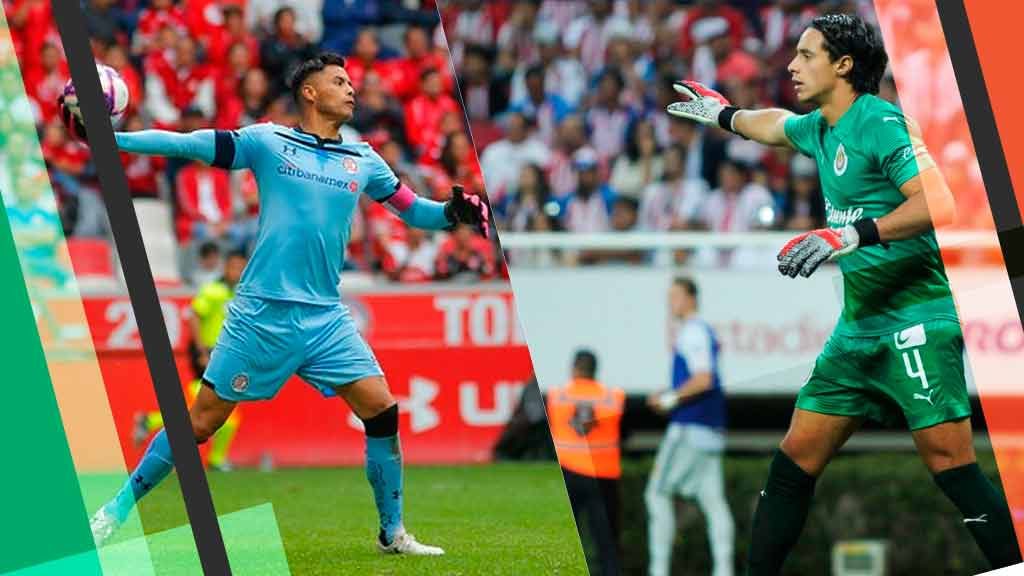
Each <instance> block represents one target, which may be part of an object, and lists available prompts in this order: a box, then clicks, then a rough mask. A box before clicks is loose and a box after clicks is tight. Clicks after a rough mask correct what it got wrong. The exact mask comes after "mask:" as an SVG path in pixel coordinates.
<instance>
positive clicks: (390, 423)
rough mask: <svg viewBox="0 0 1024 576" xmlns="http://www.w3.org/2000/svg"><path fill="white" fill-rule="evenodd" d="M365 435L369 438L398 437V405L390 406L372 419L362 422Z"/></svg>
mask: <svg viewBox="0 0 1024 576" xmlns="http://www.w3.org/2000/svg"><path fill="white" fill-rule="evenodd" d="M363 426H364V427H365V428H366V435H367V436H369V437H371V438H390V437H392V436H397V435H398V404H397V403H395V404H392V405H391V407H389V408H387V409H385V410H384V411H383V412H381V413H380V414H377V415H376V416H374V417H373V418H367V419H366V420H363Z"/></svg>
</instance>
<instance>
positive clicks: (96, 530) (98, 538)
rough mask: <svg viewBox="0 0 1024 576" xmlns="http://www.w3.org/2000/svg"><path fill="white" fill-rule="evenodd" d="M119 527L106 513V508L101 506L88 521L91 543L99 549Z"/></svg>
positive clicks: (112, 516) (115, 520)
mask: <svg viewBox="0 0 1024 576" xmlns="http://www.w3.org/2000/svg"><path fill="white" fill-rule="evenodd" d="M120 527H121V523H120V522H118V521H117V518H116V517H115V516H114V515H113V514H110V513H108V512H107V507H106V506H103V507H102V508H100V509H99V510H97V511H96V513H95V514H93V515H92V518H90V519H89V528H90V529H91V530H92V541H93V543H94V544H95V545H96V548H99V547H101V546H103V545H104V544H106V542H107V540H110V537H111V536H113V535H114V532H117V529H118V528H120Z"/></svg>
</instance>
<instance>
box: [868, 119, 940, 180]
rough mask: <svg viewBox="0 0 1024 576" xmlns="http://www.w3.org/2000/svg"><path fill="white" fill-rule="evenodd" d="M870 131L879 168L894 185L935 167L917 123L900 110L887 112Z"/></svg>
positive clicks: (875, 122)
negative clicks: (900, 112)
mask: <svg viewBox="0 0 1024 576" xmlns="http://www.w3.org/2000/svg"><path fill="white" fill-rule="evenodd" d="M871 124H872V126H871V127H870V128H869V129H868V133H869V134H871V135H873V136H874V143H873V144H874V146H873V147H872V149H873V151H874V153H875V155H876V159H877V161H878V165H879V167H880V168H881V169H882V173H883V174H885V176H886V178H888V179H889V181H890V182H892V184H893V186H895V187H897V188H899V187H900V186H903V184H905V183H906V182H907V181H908V180H910V179H911V178H913V177H914V176H917V175H918V174H920V173H921V172H923V171H925V170H927V169H928V168H931V167H932V166H934V165H935V164H934V162H933V161H932V158H931V156H930V155H929V154H928V148H927V147H926V146H925V145H924V140H922V139H921V131H920V129H919V128H918V127H917V124H916V123H915V122H914V121H913V120H911V119H910V118H907V117H906V116H904V115H902V114H899V113H887V114H885V115H882V116H880V117H877V119H876V120H874V121H872V122H871Z"/></svg>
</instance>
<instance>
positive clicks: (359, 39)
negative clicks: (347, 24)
mask: <svg viewBox="0 0 1024 576" xmlns="http://www.w3.org/2000/svg"><path fill="white" fill-rule="evenodd" d="M379 54H380V42H379V41H378V40H377V32H376V31H375V30H374V29H373V28H363V29H362V30H360V31H359V34H356V41H355V43H354V44H353V45H352V55H351V56H349V57H348V58H346V59H345V71H346V72H348V77H349V79H350V80H352V86H353V87H354V88H355V89H356V92H357V93H358V92H359V91H361V90H362V88H363V78H364V77H365V76H366V75H367V74H369V73H370V72H373V73H374V74H376V75H377V76H378V77H379V78H380V79H381V80H382V82H383V85H384V88H385V90H387V91H388V92H389V93H392V94H393V93H394V87H393V86H392V85H391V83H390V78H389V77H388V76H387V75H386V73H385V70H386V69H387V68H388V65H387V63H386V62H382V61H379V60H377V56H378V55H379Z"/></svg>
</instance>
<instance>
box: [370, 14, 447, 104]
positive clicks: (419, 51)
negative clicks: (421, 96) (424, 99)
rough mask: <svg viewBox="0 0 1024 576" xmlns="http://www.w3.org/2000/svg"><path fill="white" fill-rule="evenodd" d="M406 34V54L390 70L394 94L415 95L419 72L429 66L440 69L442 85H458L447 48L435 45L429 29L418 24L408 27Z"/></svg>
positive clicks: (399, 95)
mask: <svg viewBox="0 0 1024 576" xmlns="http://www.w3.org/2000/svg"><path fill="white" fill-rule="evenodd" d="M403 38H404V46H405V57H404V58H399V59H398V60H396V61H395V62H394V63H393V64H392V65H391V66H390V67H389V70H388V71H387V74H388V76H389V79H388V82H389V84H390V85H391V88H392V90H393V91H394V94H395V96H397V97H398V98H399V99H401V100H403V101H405V100H409V99H410V98H412V97H414V96H416V92H417V90H418V89H419V84H420V72H422V71H423V70H424V69H426V68H434V69H436V70H438V71H440V73H441V87H442V89H443V90H444V91H445V92H448V93H451V92H452V91H453V90H454V89H455V78H454V77H453V76H452V74H451V64H450V62H449V56H448V51H447V50H445V48H444V47H443V46H442V47H439V48H438V49H436V50H435V49H433V48H432V47H431V45H430V37H429V36H428V35H427V32H426V30H424V29H423V28H420V27H418V26H410V27H408V28H406V29H405V35H404V37H403Z"/></svg>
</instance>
